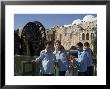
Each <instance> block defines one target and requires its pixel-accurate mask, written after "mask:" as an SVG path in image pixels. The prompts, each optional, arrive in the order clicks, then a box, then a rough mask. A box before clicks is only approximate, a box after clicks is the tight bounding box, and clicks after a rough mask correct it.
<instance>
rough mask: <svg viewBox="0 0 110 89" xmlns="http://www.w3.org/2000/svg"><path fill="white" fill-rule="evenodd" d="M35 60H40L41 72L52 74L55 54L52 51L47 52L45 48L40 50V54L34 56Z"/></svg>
mask: <svg viewBox="0 0 110 89" xmlns="http://www.w3.org/2000/svg"><path fill="white" fill-rule="evenodd" d="M36 60H37V61H40V62H41V73H43V74H53V73H54V63H55V56H54V54H53V52H52V51H49V52H47V50H46V49H45V50H42V51H41V52H40V56H39V57H38V58H36Z"/></svg>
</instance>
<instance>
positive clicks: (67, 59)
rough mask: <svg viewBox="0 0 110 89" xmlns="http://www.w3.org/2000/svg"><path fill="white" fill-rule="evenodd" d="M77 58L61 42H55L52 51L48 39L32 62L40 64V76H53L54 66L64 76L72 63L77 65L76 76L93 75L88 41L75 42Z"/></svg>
mask: <svg viewBox="0 0 110 89" xmlns="http://www.w3.org/2000/svg"><path fill="white" fill-rule="evenodd" d="M76 46H77V51H78V58H76V56H75V55H74V53H71V52H69V54H67V52H66V50H65V49H64V48H62V46H61V42H60V41H59V40H57V41H56V42H55V47H54V48H55V49H54V51H52V45H51V42H50V41H47V42H45V49H44V50H42V51H41V52H40V56H39V57H38V58H36V60H32V62H39V63H40V64H41V67H40V73H41V76H54V75H55V73H54V71H55V68H56V67H57V68H58V74H59V76H65V73H66V71H67V70H72V68H71V67H72V65H73V64H75V65H77V72H78V76H92V75H93V58H92V52H91V49H90V48H89V43H88V42H86V43H84V47H83V44H82V43H81V42H79V43H77V45H76Z"/></svg>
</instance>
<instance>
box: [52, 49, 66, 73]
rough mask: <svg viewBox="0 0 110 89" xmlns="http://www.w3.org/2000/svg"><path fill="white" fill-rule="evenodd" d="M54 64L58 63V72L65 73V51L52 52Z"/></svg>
mask: <svg viewBox="0 0 110 89" xmlns="http://www.w3.org/2000/svg"><path fill="white" fill-rule="evenodd" d="M53 53H54V55H55V56H56V62H57V63H58V67H59V71H66V70H67V68H68V58H67V53H66V51H65V50H61V51H54V52H53Z"/></svg>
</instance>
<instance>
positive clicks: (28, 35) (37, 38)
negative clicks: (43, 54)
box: [21, 21, 46, 56]
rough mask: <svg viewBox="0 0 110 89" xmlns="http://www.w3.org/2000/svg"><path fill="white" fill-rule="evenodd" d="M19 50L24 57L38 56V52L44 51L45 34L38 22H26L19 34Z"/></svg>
mask: <svg viewBox="0 0 110 89" xmlns="http://www.w3.org/2000/svg"><path fill="white" fill-rule="evenodd" d="M21 40H22V42H21V49H22V51H23V54H24V55H30V56H35V55H37V56H39V54H40V51H41V50H42V49H44V41H45V40H46V33H45V28H44V26H43V25H42V24H41V23H40V22H38V21H34V22H28V23H27V24H26V25H25V26H24V27H23V30H22V33H21Z"/></svg>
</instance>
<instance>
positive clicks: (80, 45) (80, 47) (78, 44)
mask: <svg viewBox="0 0 110 89" xmlns="http://www.w3.org/2000/svg"><path fill="white" fill-rule="evenodd" d="M77 49H78V50H79V51H81V50H82V49H83V44H82V43H81V42H79V43H77Z"/></svg>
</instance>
